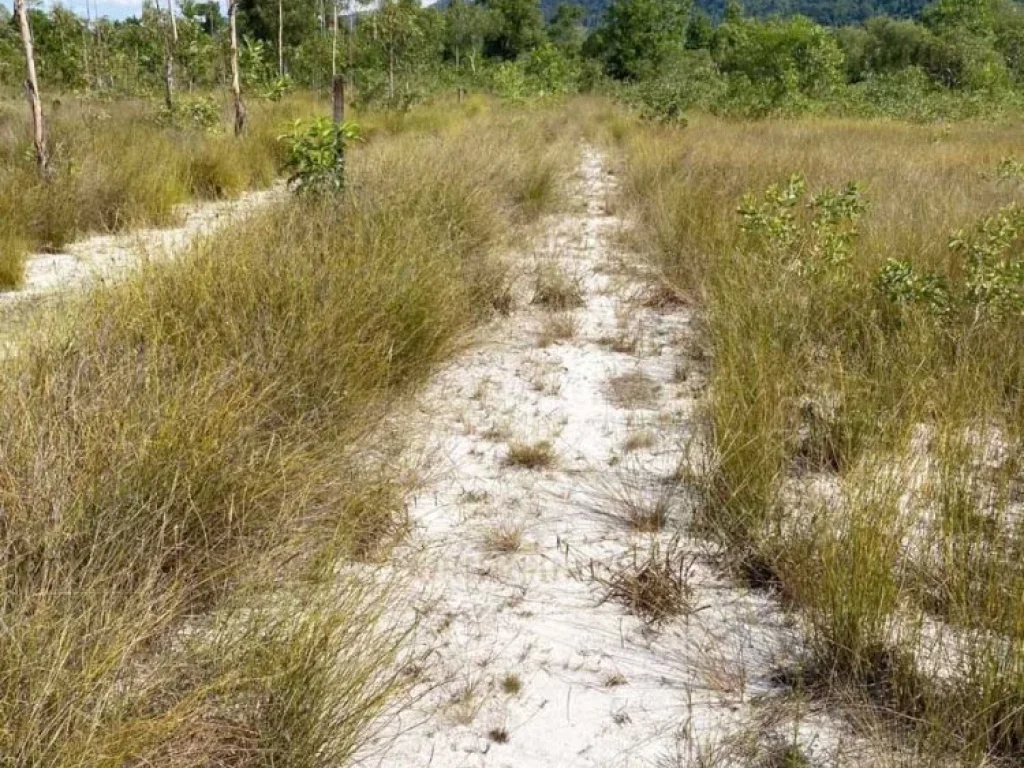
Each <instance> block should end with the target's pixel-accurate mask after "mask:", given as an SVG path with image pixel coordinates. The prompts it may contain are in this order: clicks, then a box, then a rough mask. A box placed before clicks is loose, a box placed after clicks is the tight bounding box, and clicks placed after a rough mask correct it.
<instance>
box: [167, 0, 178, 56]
mask: <svg viewBox="0 0 1024 768" xmlns="http://www.w3.org/2000/svg"><path fill="white" fill-rule="evenodd" d="M167 15H168V16H170V17H171V39H172V40H174V46H175V47H177V46H178V20H177V19H175V18H174V0H167Z"/></svg>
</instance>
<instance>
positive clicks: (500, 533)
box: [484, 523, 523, 555]
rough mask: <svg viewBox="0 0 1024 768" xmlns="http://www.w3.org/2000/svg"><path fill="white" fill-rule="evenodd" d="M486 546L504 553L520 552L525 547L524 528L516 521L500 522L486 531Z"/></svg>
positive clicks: (493, 550)
mask: <svg viewBox="0 0 1024 768" xmlns="http://www.w3.org/2000/svg"><path fill="white" fill-rule="evenodd" d="M484 546H485V547H486V548H487V550H488V551H490V552H497V553H498V554H502V555H510V554H512V553H514V552H518V551H519V550H520V549H522V548H523V529H522V527H521V526H519V525H516V524H515V523H500V524H499V525H496V526H494V527H493V528H491V529H490V530H489V531H488V532H487V533H486V535H485V536H484Z"/></svg>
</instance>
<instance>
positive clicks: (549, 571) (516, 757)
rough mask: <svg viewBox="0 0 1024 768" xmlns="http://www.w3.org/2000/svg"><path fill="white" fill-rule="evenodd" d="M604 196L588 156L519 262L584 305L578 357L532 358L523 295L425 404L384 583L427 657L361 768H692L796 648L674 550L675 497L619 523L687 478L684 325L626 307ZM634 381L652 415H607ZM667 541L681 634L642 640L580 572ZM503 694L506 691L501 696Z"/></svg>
mask: <svg viewBox="0 0 1024 768" xmlns="http://www.w3.org/2000/svg"><path fill="white" fill-rule="evenodd" d="M614 183H615V180H614V177H612V176H610V175H609V174H608V173H607V172H606V170H605V168H604V166H603V160H602V157H601V156H600V155H599V154H598V153H597V152H596V151H594V150H590V149H585V150H584V153H583V161H582V164H581V168H580V171H579V175H578V180H577V181H576V182H575V184H576V190H577V195H578V196H579V198H581V199H580V208H581V210H579V211H578V212H573V213H570V214H566V215H562V216H558V217H556V218H554V219H553V220H552V221H551V222H550V226H547V227H546V228H545V230H546V232H547V233H548V234H547V235H546V236H545V238H544V242H541V243H537V244H535V246H534V249H535V251H534V253H532V254H531V253H526V254H524V255H521V256H520V257H518V258H520V259H521V264H520V265H519V272H520V273H521V274H522V275H523V283H524V284H526V283H529V282H530V279H531V278H530V276H529V275H530V274H531V273H532V271H533V269H534V263H533V262H534V260H535V259H558V260H559V261H560V262H561V263H562V265H563V267H564V268H565V270H566V271H567V272H569V273H570V274H576V275H578V276H580V278H581V279H582V281H583V284H584V285H585V289H586V305H585V307H582V308H580V309H577V310H575V311H574V315H575V317H576V320H577V323H578V332H577V334H576V336H575V338H573V339H571V340H567V341H563V342H560V343H557V344H554V345H551V346H548V347H546V348H540V347H539V346H538V343H537V331H538V328H539V327H540V325H541V324H542V323H543V322H544V318H545V317H546V316H547V313H546V312H545V311H544V310H543V309H541V308H538V307H532V306H529V305H528V304H526V302H528V301H529V292H528V286H527V293H526V294H525V299H526V300H525V302H522V301H521V302H520V307H519V309H518V310H517V311H516V312H515V313H514V314H513V315H512V317H510V318H508V319H506V320H502V321H501V322H498V323H496V324H495V325H494V326H492V327H491V328H490V329H488V330H487V332H486V333H485V334H484V338H482V339H480V340H479V341H478V343H477V344H475V345H474V346H473V348H472V349H470V350H469V351H467V352H466V353H465V354H463V355H461V356H460V357H459V358H458V359H457V360H456V361H455V362H454V363H453V364H452V365H451V366H450V367H449V368H448V369H447V370H445V371H443V372H442V373H441V374H440V375H439V376H437V377H436V379H435V380H434V381H433V383H432V385H431V386H430V387H429V389H428V390H427V391H426V392H425V393H424V394H423V396H422V397H421V399H420V406H419V412H418V416H419V417H421V418H422V423H418V424H416V425H415V427H414V428H413V431H414V432H415V434H417V435H420V436H421V439H422V444H421V445H420V447H419V450H422V451H424V452H425V454H426V455H428V456H430V457H431V459H430V467H429V480H427V481H425V482H424V484H423V486H422V488H421V489H420V490H419V491H418V493H417V495H416V498H415V499H414V500H413V501H412V502H411V505H410V510H409V513H410V518H411V525H412V531H411V535H410V537H409V540H408V541H407V542H406V543H405V544H403V545H402V546H401V547H400V548H399V550H398V552H396V553H395V560H394V565H395V568H396V569H397V570H398V571H399V573H400V574H402V575H403V576H404V577H405V578H404V580H405V581H408V582H411V583H412V584H413V585H414V586H412V587H411V588H409V590H408V592H407V593H406V594H404V595H403V596H402V597H401V598H400V599H401V601H402V602H404V601H405V600H408V601H409V602H410V604H412V605H414V606H415V608H416V612H417V615H418V616H419V617H420V626H419V630H418V631H419V637H418V640H417V643H418V647H419V649H420V650H421V651H422V652H423V653H426V654H428V655H427V660H426V662H424V663H423V664H422V669H421V670H420V672H421V674H420V678H419V679H420V683H421V684H420V686H419V687H418V688H417V690H416V696H415V697H414V701H413V703H412V704H411V705H409V706H406V707H404V708H403V709H402V710H401V711H399V712H398V713H397V714H394V715H393V720H392V721H390V722H388V723H387V724H386V725H385V726H384V727H383V733H382V734H381V735H380V738H379V739H378V740H377V741H376V743H375V744H374V746H373V748H372V749H370V750H368V753H367V754H366V755H364V756H363V759H362V760H361V763H362V764H366V765H380V766H388V767H389V768H405V767H406V766H408V767H409V768H412V766H417V767H422V766H451V767H453V768H454V767H455V766H508V767H509V768H560V767H566V768H568V767H569V766H623V767H625V766H650V765H689V764H697V763H696V761H697V759H698V755H699V754H701V753H702V752H703V753H704V754H705V756H706V755H707V753H708V751H709V750H711V749H718V748H720V747H721V745H722V744H723V743H724V742H726V741H727V740H729V739H730V738H733V737H734V736H736V735H737V734H740V733H741V732H748V731H749V729H750V727H751V720H752V718H753V716H754V714H755V710H756V709H757V707H758V705H757V703H756V699H757V697H758V696H760V695H763V694H768V693H769V692H770V691H771V690H772V686H771V683H770V677H771V674H772V672H773V670H774V668H775V667H774V663H773V662H774V660H775V659H776V658H778V657H779V656H780V655H784V654H785V651H786V649H787V648H791V647H792V646H793V645H795V644H796V642H797V640H796V631H795V630H794V629H792V628H789V627H788V625H787V621H786V620H785V617H784V616H783V614H782V613H781V612H780V610H779V609H778V607H777V606H776V605H775V604H774V603H773V602H772V601H771V600H770V599H768V598H767V597H765V596H763V595H759V594H754V593H751V592H749V591H747V590H744V589H741V588H738V587H736V586H735V585H733V584H731V583H730V582H729V581H728V580H727V579H725V578H724V577H722V575H721V574H719V573H718V572H717V571H716V570H715V569H714V568H713V567H712V566H711V565H710V564H709V560H708V559H707V558H706V557H703V556H702V554H701V553H702V551H703V549H704V545H702V543H701V542H698V541H696V540H692V539H689V538H687V537H686V534H685V518H686V516H687V514H688V511H689V510H688V509H687V501H686V498H685V493H684V492H683V491H679V492H677V493H676V494H674V495H673V496H672V508H673V520H672V522H671V523H670V525H669V530H667V531H665V532H663V533H659V534H638V533H636V532H634V531H632V530H631V528H630V526H629V525H628V524H627V523H625V522H624V516H623V511H622V507H623V503H622V502H621V499H622V498H623V497H625V498H627V499H634V500H637V499H644V498H647V499H651V498H655V497H657V496H658V494H659V493H664V491H663V490H662V489H664V488H665V483H664V478H665V477H666V476H667V475H668V474H669V473H671V472H672V470H673V469H675V468H676V467H677V466H678V465H679V464H680V462H683V461H684V460H685V459H686V456H687V451H686V447H687V445H686V443H687V441H688V439H689V438H690V437H691V436H692V435H693V434H694V433H695V432H696V430H697V427H696V420H695V418H694V411H695V407H696V406H697V404H698V401H697V398H698V397H699V393H700V391H701V386H700V376H699V371H697V370H695V365H694V364H693V363H692V362H688V361H687V360H686V359H685V358H682V357H680V350H681V349H683V348H684V347H685V342H686V337H687V336H688V335H689V334H690V333H691V331H690V321H691V317H690V313H689V311H688V310H686V309H684V308H675V309H673V310H672V311H670V312H657V311H654V310H652V309H647V308H645V307H643V306H641V305H640V303H639V302H636V301H631V300H630V299H631V296H632V297H635V296H636V294H637V293H638V292H639V291H641V290H643V286H642V285H641V284H640V283H639V282H633V281H632V280H631V279H630V278H629V277H628V272H626V271H624V270H622V269H615V268H614V267H615V263H616V261H618V262H619V264H620V266H621V263H622V260H623V259H622V256H621V255H620V254H618V253H617V252H616V250H617V246H616V245H615V240H614V238H615V235H616V233H617V232H618V230H619V229H620V228H621V226H622V222H621V221H619V220H618V219H617V218H616V217H615V216H612V215H609V214H608V213H607V204H608V201H609V199H610V198H609V195H610V193H611V192H612V191H613V186H614ZM627 261H628V259H627ZM623 334H625V335H627V336H631V337H634V338H638V339H639V340H640V344H639V346H638V348H637V350H636V352H635V353H628V354H627V353H624V352H617V351H614V350H613V349H612V348H611V346H610V344H609V342H608V339H609V338H612V337H619V336H622V335H623ZM677 366H681V372H682V375H680V374H679V372H677ZM636 372H639V373H641V374H643V375H644V376H646V377H649V380H650V381H652V382H654V383H656V385H657V392H656V394H655V395H654V397H653V399H652V400H651V401H649V402H646V403H632V404H622V403H619V402H618V401H615V402H613V400H615V398H611V399H610V397H609V385H608V382H609V379H610V378H611V377H614V376H618V375H622V374H629V373H636ZM629 405H632V406H634V407H629ZM640 432H649V433H650V435H648V438H650V437H653V438H654V445H653V446H651V447H645V448H642V449H639V450H634V451H631V452H629V453H626V452H625V451H624V447H623V446H624V443H625V441H626V439H627V437H628V436H630V435H633V434H637V433H640ZM515 440H518V441H523V442H527V443H532V442H535V441H538V440H549V441H551V443H552V444H553V446H554V447H555V451H556V453H557V456H558V458H557V463H556V465H555V466H554V467H552V468H549V469H544V470H527V469H521V468H513V467H509V466H506V465H505V464H504V459H505V456H506V453H507V449H508V442H509V441H515ZM501 529H512V530H521V531H522V535H523V544H522V547H521V548H520V549H519V551H516V552H512V553H502V552H497V551H495V550H494V547H493V545H491V544H489V542H488V539H489V537H491V536H493V534H494V532H495V531H496V530H501ZM673 536H675V537H681V539H680V542H679V546H680V547H681V549H682V550H683V551H684V552H686V553H688V556H687V558H686V560H687V563H688V571H689V583H690V586H691V587H692V589H693V594H692V597H691V603H692V606H693V608H694V609H695V610H694V611H693V612H692V613H690V614H689V615H686V616H680V617H677V618H675V619H672V620H671V621H668V622H667V623H665V624H663V625H661V626H659V627H657V628H656V629H649V628H647V627H645V625H644V624H643V623H642V622H641V621H640V620H639V619H638V618H636V617H634V616H632V615H630V613H629V612H628V611H627V610H626V609H625V608H624V607H623V606H622V605H620V604H618V603H615V602H610V601H607V602H602V588H601V587H600V586H599V585H598V584H596V583H595V582H594V580H593V579H591V578H590V573H591V569H592V568H593V569H596V571H597V572H598V573H602V572H603V573H608V572H609V571H608V569H612V568H615V567H616V565H617V564H621V563H623V562H627V561H630V559H631V558H632V557H633V553H634V551H636V550H639V551H640V552H641V553H643V552H647V551H648V548H649V547H650V546H651V544H652V543H653V541H654V540H655V539H659V540H661V542H662V544H663V545H664V544H665V543H666V542H667V541H668V540H670V539H672V538H673ZM509 674H512V675H515V676H516V677H517V678H518V679H519V680H521V682H522V690H521V691H520V692H518V693H508V692H506V691H505V690H503V687H502V681H503V679H504V678H505V677H506V675H509ZM812 721H813V718H809V717H808V718H806V720H805V722H804V724H803V725H802V726H801V728H800V729H799V732H800V734H801V736H800V738H801V741H803V742H804V746H805V747H806V748H808V749H809V751H810V752H811V753H812V754H820V753H821V752H823V751H824V750H825V749H832V748H833V746H834V744H835V739H834V738H833V737H831V736H829V737H828V738H824V734H825V732H829V733H831V730H832V729H831V726H829V727H819V725H820V724H818V725H813V726H811V725H809V724H810V723H811V722H812ZM786 727H788V728H789V731H790V732H792V725H788V726H786ZM499 732H503V733H505V734H507V737H508V738H507V741H506V742H504V743H500V742H501V740H502V737H501V735H499ZM495 737H497V738H495ZM716 764H731V763H729V762H725V763H716Z"/></svg>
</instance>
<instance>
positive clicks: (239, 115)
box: [228, 0, 245, 136]
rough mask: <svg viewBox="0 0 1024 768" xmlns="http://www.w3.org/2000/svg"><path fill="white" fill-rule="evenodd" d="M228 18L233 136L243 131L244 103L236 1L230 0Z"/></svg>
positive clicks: (239, 134)
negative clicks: (229, 27) (233, 117)
mask: <svg viewBox="0 0 1024 768" xmlns="http://www.w3.org/2000/svg"><path fill="white" fill-rule="evenodd" d="M228 18H229V20H230V22H231V95H232V97H234V102H235V136H241V135H242V133H243V132H244V131H245V102H243V101H242V78H241V75H240V74H239V71H238V0H230V3H229V5H228Z"/></svg>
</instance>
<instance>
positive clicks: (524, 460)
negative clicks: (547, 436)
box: [505, 440, 558, 469]
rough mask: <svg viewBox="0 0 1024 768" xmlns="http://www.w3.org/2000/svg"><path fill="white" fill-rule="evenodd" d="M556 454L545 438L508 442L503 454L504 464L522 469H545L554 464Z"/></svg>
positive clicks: (556, 457)
mask: <svg viewBox="0 0 1024 768" xmlns="http://www.w3.org/2000/svg"><path fill="white" fill-rule="evenodd" d="M557 459H558V456H557V455H556V454H555V448H554V446H553V445H551V443H550V442H549V441H547V440H540V441H538V442H536V443H521V442H515V443H510V444H509V446H508V453H507V454H506V455H505V465H506V466H508V467H519V468H522V469H547V468H549V467H553V466H554V465H555V461H557Z"/></svg>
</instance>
